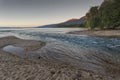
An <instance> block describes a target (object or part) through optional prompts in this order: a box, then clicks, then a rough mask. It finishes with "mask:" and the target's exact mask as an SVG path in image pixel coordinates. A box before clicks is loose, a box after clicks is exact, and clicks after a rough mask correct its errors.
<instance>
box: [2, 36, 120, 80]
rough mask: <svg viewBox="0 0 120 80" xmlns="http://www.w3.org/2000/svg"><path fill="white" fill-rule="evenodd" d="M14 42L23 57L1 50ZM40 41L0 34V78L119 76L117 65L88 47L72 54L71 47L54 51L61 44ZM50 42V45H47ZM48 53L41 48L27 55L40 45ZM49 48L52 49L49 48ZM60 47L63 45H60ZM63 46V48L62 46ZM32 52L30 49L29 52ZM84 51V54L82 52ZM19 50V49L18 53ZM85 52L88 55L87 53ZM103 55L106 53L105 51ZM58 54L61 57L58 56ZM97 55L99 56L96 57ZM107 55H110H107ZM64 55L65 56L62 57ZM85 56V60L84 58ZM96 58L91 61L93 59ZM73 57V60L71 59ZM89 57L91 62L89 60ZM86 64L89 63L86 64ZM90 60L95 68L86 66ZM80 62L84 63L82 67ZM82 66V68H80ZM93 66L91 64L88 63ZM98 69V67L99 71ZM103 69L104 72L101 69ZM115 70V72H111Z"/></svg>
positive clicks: (115, 79) (112, 79) (114, 79)
mask: <svg viewBox="0 0 120 80" xmlns="http://www.w3.org/2000/svg"><path fill="white" fill-rule="evenodd" d="M8 45H14V46H17V47H22V48H24V50H25V51H26V52H28V54H27V55H24V56H26V57H22V56H19V55H16V54H14V53H13V54H11V53H9V52H6V51H4V50H3V48H4V47H5V46H8ZM46 45H47V44H46V43H45V42H42V41H33V40H22V39H19V38H16V37H13V36H11V37H4V38H0V64H1V65H0V79H1V80H119V79H120V78H119V70H120V68H119V65H116V64H113V62H112V61H110V60H111V58H106V57H103V56H102V54H101V55H99V56H98V55H95V54H91V53H97V52H96V51H94V50H90V49H84V48H83V49H82V48H81V49H80V51H81V53H80V55H79V54H74V51H73V52H72V51H70V50H69V53H65V52H66V51H65V52H58V53H56V52H57V51H59V49H61V47H60V46H59V45H56V46H51V45H47V47H45V46H46ZM50 46H51V48H49V47H50ZM43 47H45V49H46V50H47V51H48V52H49V53H50V55H49V54H47V53H46V52H45V51H46V50H45V51H44V50H43V52H42V53H40V55H38V54H37V55H36V56H37V57H36V56H34V57H35V58H31V57H29V54H35V52H39V51H41V50H42V48H43ZM47 48H49V49H53V53H51V52H50V51H49V49H47ZM62 49H63V48H62ZM66 49H67V47H66V48H65V50H66ZM30 52H33V53H30ZM83 53H84V54H83ZM21 54H22V53H21ZM87 54H89V55H87ZM77 55H78V56H77ZM106 55H107V54H106ZM61 56H62V57H61ZM100 56H101V57H100ZM109 57H111V56H109ZM65 59H66V60H65ZM87 59H88V61H87ZM93 59H94V60H96V61H97V63H96V61H94V60H93ZM72 60H73V61H72ZM71 61H72V62H74V63H76V62H78V63H79V62H81V63H80V64H81V65H79V66H74V65H72V64H69V63H67V62H70V63H71ZM91 61H92V62H91ZM88 64H89V65H88ZM91 64H94V65H96V66H99V67H101V68H99V70H98V69H97V68H94V69H95V70H97V72H94V70H93V71H92V70H89V66H90V65H91ZM82 65H84V66H83V67H82ZM84 67H85V68H84ZM91 67H95V66H91ZM102 70H103V72H102V73H99V71H102ZM105 72H106V73H105ZM114 72H115V73H114ZM103 73H104V74H103Z"/></svg>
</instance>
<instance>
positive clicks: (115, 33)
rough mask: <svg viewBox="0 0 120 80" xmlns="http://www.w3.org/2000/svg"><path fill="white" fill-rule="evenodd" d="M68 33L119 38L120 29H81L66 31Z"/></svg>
mask: <svg viewBox="0 0 120 80" xmlns="http://www.w3.org/2000/svg"><path fill="white" fill-rule="evenodd" d="M68 34H78V35H88V36H96V37H113V38H115V37H116V38H120V30H93V31H91V30H83V31H73V32H68Z"/></svg>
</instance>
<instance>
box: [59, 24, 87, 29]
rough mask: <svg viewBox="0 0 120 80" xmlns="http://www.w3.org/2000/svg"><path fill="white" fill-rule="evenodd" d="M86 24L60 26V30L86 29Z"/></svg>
mask: <svg viewBox="0 0 120 80" xmlns="http://www.w3.org/2000/svg"><path fill="white" fill-rule="evenodd" d="M85 26H86V23H81V24H70V25H60V26H58V28H79V27H81V28H82V27H85Z"/></svg>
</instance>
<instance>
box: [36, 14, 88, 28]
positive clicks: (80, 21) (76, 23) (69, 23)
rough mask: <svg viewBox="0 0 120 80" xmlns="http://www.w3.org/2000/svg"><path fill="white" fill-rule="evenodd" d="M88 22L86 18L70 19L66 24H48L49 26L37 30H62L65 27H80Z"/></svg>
mask: <svg viewBox="0 0 120 80" xmlns="http://www.w3.org/2000/svg"><path fill="white" fill-rule="evenodd" d="M85 21H86V16H83V17H81V18H78V19H77V18H72V19H69V20H67V21H65V22H61V23H57V24H48V25H43V26H38V27H37V28H60V27H62V28H63V26H68V27H69V25H78V24H82V23H84V22H85Z"/></svg>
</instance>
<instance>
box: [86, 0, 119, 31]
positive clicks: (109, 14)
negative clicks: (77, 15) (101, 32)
mask: <svg viewBox="0 0 120 80" xmlns="http://www.w3.org/2000/svg"><path fill="white" fill-rule="evenodd" d="M86 17H87V20H86V26H87V27H89V28H90V29H91V30H93V29H95V28H100V29H116V28H118V27H120V0H104V2H103V3H102V5H101V6H95V7H92V8H91V9H90V10H89V12H88V13H87V14H86Z"/></svg>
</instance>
